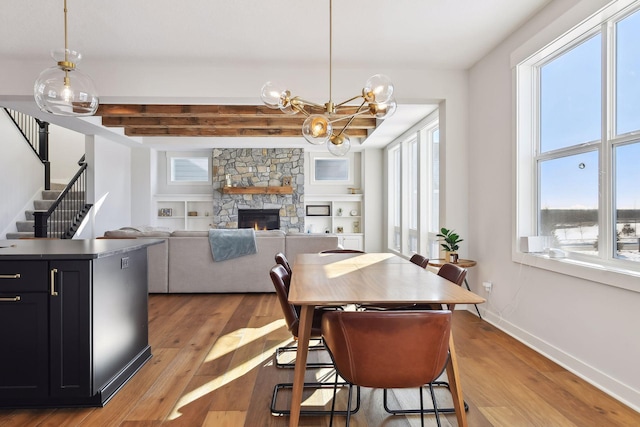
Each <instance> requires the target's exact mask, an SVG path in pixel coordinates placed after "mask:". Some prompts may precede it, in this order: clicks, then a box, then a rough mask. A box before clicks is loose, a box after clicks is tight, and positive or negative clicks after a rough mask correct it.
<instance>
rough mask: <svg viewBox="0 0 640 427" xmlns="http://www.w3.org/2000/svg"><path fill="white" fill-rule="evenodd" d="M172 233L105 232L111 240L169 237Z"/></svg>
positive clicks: (129, 229)
mask: <svg viewBox="0 0 640 427" xmlns="http://www.w3.org/2000/svg"><path fill="white" fill-rule="evenodd" d="M170 235H171V233H170V232H169V231H160V230H155V231H137V230H135V229H131V228H128V229H122V228H121V229H120V230H109V231H105V233H104V236H105V237H110V238H129V239H135V238H137V237H169V236H170Z"/></svg>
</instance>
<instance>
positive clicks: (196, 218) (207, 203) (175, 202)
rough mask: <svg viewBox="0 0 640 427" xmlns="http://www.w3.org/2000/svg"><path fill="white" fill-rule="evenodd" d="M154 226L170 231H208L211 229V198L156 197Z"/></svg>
mask: <svg viewBox="0 0 640 427" xmlns="http://www.w3.org/2000/svg"><path fill="white" fill-rule="evenodd" d="M155 199H156V208H157V209H156V212H157V216H156V225H157V226H159V227H167V228H170V229H172V230H208V229H210V228H211V227H212V222H211V220H212V215H213V197H212V196H209V195H197V194H184V195H183V194H181V195H166V194H163V195H156V196H155Z"/></svg>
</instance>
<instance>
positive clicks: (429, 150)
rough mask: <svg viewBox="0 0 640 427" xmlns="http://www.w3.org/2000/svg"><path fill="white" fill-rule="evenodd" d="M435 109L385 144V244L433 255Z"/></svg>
mask: <svg viewBox="0 0 640 427" xmlns="http://www.w3.org/2000/svg"><path fill="white" fill-rule="evenodd" d="M438 153H439V131H438V121H437V112H436V113H433V114H431V115H430V116H429V117H427V119H425V120H424V121H423V122H422V123H420V124H418V125H417V126H416V127H415V128H414V129H412V130H410V131H409V132H407V133H405V135H404V136H403V137H401V138H400V139H399V140H397V141H395V142H394V143H392V144H391V145H389V146H388V147H387V150H386V158H387V172H388V173H387V176H388V183H387V200H388V201H389V203H388V211H387V224H388V226H387V242H388V243H387V247H388V248H389V250H390V251H392V252H396V253H398V254H402V255H405V256H407V257H410V256H411V255H413V254H414V253H420V254H422V255H425V256H427V257H429V258H437V256H438V251H439V249H438V241H437V237H436V234H437V233H438V224H439V220H438V213H439V210H438V197H439V191H438V186H439V180H438V173H439V167H438V162H439V154H438Z"/></svg>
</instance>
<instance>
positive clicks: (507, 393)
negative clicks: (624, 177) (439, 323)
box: [0, 294, 640, 427]
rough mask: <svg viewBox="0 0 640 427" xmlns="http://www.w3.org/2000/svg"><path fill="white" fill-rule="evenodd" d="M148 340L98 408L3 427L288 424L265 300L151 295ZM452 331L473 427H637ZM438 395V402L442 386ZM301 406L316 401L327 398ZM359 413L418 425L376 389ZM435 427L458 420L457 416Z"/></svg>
mask: <svg viewBox="0 0 640 427" xmlns="http://www.w3.org/2000/svg"><path fill="white" fill-rule="evenodd" d="M149 333H150V337H149V338H150V343H151V347H152V352H153V358H152V359H151V360H150V361H149V362H148V363H147V364H146V365H145V366H144V367H143V368H142V369H141V370H140V372H138V373H137V374H136V375H135V376H134V378H132V380H131V381H130V382H129V383H127V384H126V385H125V386H124V387H123V388H122V390H120V391H119V392H118V393H117V394H116V395H115V396H114V397H113V398H112V399H111V401H110V402H108V403H107V405H106V406H105V407H104V408H77V409H38V410H26V409H16V410H9V409H4V410H0V426H11V427H13V426H20V427H22V426H43V427H44V426H46V427H50V426H51V427H53V426H56V427H57V426H83V427H88V426H91V427H93V426H125V427H143V426H144V427H153V426H160V425H163V426H164V425H171V426H174V425H175V426H190V427H193V426H207V427H209V426H211V427H213V426H215V427H226V426H229V427H237V426H247V427H254V426H257V427H262V426H264V427H280V426H287V425H288V420H289V419H288V418H287V417H275V416H272V415H271V414H270V411H269V405H270V402H271V396H272V392H273V386H274V385H275V384H276V383H279V382H290V381H291V380H292V378H293V370H291V369H277V368H276V367H275V366H274V365H273V352H274V350H275V349H276V348H277V347H278V346H281V345H283V344H286V343H289V341H290V335H289V333H288V332H287V330H286V327H285V326H284V322H283V321H282V315H281V311H280V307H279V305H278V303H277V300H276V297H275V295H274V294H253V295H241V294H238V295H235V294H234V295H220V294H218V295H212V294H208V295H151V296H150V298H149ZM454 336H455V342H456V347H457V350H458V357H459V360H460V369H461V377H462V385H463V390H464V394H465V401H466V402H467V403H468V405H469V412H468V414H467V416H468V419H469V425H470V426H472V427H485V426H505V427H506V426H509V427H514V426H554V427H556V426H562V427H563V426H579V427H590V426H593V427H596V426H614V427H615V426H637V425H640V414H638V413H637V412H635V411H633V410H631V409H629V408H628V407H626V406H624V405H622V404H621V403H619V402H617V401H616V400H614V399H612V398H610V397H609V396H607V395H606V394H604V393H602V392H600V391H599V390H597V389H596V388H594V387H593V386H591V385H589V384H588V383H586V382H584V381H582V380H581V379H579V378H578V377H576V376H575V375H573V374H571V373H569V372H567V371H566V370H564V369H562V368H561V367H560V366H558V365H557V364H555V363H553V362H551V361H549V360H547V359H545V358H544V357H542V356H540V355H538V354H537V353H535V352H533V351H532V350H530V349H528V348H527V347H525V346H524V345H522V344H521V343H519V342H518V341H516V340H514V339H512V338H510V337H509V336H507V335H506V334H504V333H502V332H501V331H499V330H497V329H496V328H494V327H493V326H491V325H489V324H488V323H486V322H484V321H482V320H480V319H478V318H477V317H476V316H474V315H472V314H471V313H468V312H464V311H456V312H455V315H454ZM317 372H319V373H320V375H327V377H328V378H329V379H331V375H329V373H328V372H327V371H326V370H325V371H324V372H322V371H317ZM342 395H344V393H343V394H342ZM416 396H417V391H416V390H402V391H393V392H392V394H391V401H392V402H394V403H396V404H401V405H409V404H415V401H416V400H417V399H416V398H415V397H416ZM438 396H439V401H440V399H442V401H441V405H445V406H446V400H447V398H448V396H447V392H446V390H442V391H439V392H438ZM425 397H427V401H428V400H429V399H428V393H427V394H425ZM286 398H287V396H286V394H284V395H283V397H282V399H284V400H283V402H284V403H285V405H286V403H287V402H286ZM308 400H309V401H311V402H312V404H314V403H313V402H315V404H318V405H324V404H327V402H328V401H329V400H330V396H328V395H327V394H326V393H315V394H313V395H311V396H309V399H308ZM343 400H344V399H343ZM279 401H280V400H279ZM412 401H413V402H412ZM361 406H362V409H361V410H360V411H359V412H358V413H357V414H356V415H354V416H353V418H352V424H351V425H352V426H356V427H374V426H385V427H396V426H398V427H400V426H418V425H420V423H419V418H418V417H417V416H414V415H410V416H393V415H389V414H387V413H386V412H385V411H384V410H383V408H382V391H381V390H367V389H363V391H362V403H361ZM426 420H427V423H428V424H427V425H429V426H432V425H435V422H434V417H433V416H427V417H426ZM336 424H337V425H344V418H343V417H338V419H337V423H336ZM301 425H304V426H326V425H328V417H309V416H307V417H302V418H301ZM442 425H443V426H455V425H457V424H456V420H455V416H454V415H446V416H443V417H442Z"/></svg>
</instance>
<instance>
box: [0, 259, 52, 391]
mask: <svg viewBox="0 0 640 427" xmlns="http://www.w3.org/2000/svg"><path fill="white" fill-rule="evenodd" d="M44 264H46V263H44ZM48 314H49V313H48V310H47V294H46V293H44V292H40V293H6V292H3V293H0V325H2V326H1V327H0V343H2V344H1V350H0V399H2V400H3V401H5V400H6V401H8V402H10V401H11V399H23V398H39V397H46V396H47V394H48V392H49V390H48V385H49V381H48V378H49V371H48V369H49V368H48V360H49V359H48V353H49V340H48V334H49V333H48Z"/></svg>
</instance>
